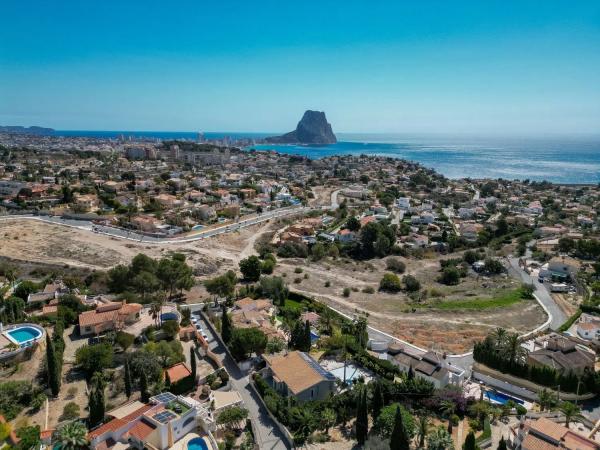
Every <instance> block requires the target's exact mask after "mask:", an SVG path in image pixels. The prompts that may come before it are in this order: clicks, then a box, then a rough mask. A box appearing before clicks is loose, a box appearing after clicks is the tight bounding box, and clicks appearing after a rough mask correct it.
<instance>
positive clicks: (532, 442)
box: [521, 434, 560, 450]
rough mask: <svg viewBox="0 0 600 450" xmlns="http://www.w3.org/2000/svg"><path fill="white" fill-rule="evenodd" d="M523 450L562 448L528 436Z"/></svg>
mask: <svg viewBox="0 0 600 450" xmlns="http://www.w3.org/2000/svg"><path fill="white" fill-rule="evenodd" d="M521 448H522V450H556V449H558V448H560V447H558V446H556V445H553V444H551V443H550V442H546V441H544V440H542V439H540V438H538V437H536V436H534V435H533V434H528V435H527V436H525V439H523V442H522V444H521Z"/></svg>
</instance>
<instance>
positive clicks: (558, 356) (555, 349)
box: [527, 335, 596, 374]
mask: <svg viewBox="0 0 600 450" xmlns="http://www.w3.org/2000/svg"><path fill="white" fill-rule="evenodd" d="M595 359H596V358H595V355H594V353H592V352H591V351H586V350H582V349H581V348H580V346H577V345H576V344H575V342H572V341H571V340H569V339H567V338H565V337H563V336H559V335H554V336H552V337H550V338H549V339H548V340H547V341H546V346H545V347H544V348H542V349H539V350H535V351H532V352H529V354H528V355H527V363H528V364H530V365H532V366H536V367H550V368H552V369H555V370H556V371H558V372H562V373H568V372H571V371H572V372H573V373H575V374H582V373H583V372H584V370H585V369H589V370H594V361H595Z"/></svg>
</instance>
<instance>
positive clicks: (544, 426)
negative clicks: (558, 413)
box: [529, 417, 567, 441]
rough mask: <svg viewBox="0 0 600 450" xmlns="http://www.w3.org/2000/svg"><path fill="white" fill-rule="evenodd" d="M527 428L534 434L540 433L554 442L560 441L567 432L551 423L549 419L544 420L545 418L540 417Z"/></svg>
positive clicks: (558, 425) (560, 426)
mask: <svg viewBox="0 0 600 450" xmlns="http://www.w3.org/2000/svg"><path fill="white" fill-rule="evenodd" d="M529 428H530V429H531V430H533V431H534V432H538V433H542V434H544V435H546V436H549V437H551V438H552V439H554V440H555V441H560V439H561V438H562V437H563V436H564V435H565V433H566V432H567V428H565V427H563V426H562V425H560V424H558V423H556V422H552V421H551V420H550V419H546V418H545V417H540V418H539V419H538V420H536V421H535V422H533V421H532V422H531V423H530V424H529Z"/></svg>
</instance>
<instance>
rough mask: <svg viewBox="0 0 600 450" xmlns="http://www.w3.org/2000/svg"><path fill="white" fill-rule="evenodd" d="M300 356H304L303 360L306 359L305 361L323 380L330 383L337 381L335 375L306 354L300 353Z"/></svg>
mask: <svg viewBox="0 0 600 450" xmlns="http://www.w3.org/2000/svg"><path fill="white" fill-rule="evenodd" d="M300 356H302V359H304V361H306V362H307V363H308V364H309V365H310V366H311V367H312V368H313V369H315V370H316V371H317V373H318V374H319V375H321V376H322V377H323V378H325V379H326V380H330V381H335V380H336V378H335V375H333V374H332V373H331V372H329V371H327V370H325V369H324V368H323V367H321V366H320V365H319V363H318V362H316V361H315V360H314V359H312V358H311V357H310V356H308V355H307V354H306V353H303V352H300Z"/></svg>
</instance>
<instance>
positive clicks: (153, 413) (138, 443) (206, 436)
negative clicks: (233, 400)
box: [88, 392, 218, 450]
mask: <svg viewBox="0 0 600 450" xmlns="http://www.w3.org/2000/svg"><path fill="white" fill-rule="evenodd" d="M107 416H109V417H111V418H112V420H110V421H109V422H106V423H104V424H102V425H100V426H99V427H98V428H96V429H94V430H91V431H90V432H89V433H88V439H89V440H90V447H91V448H92V449H94V450H107V449H114V450H118V449H123V450H124V449H128V448H136V449H140V450H141V449H150V450H217V449H218V447H217V444H216V441H215V440H214V438H213V436H212V432H213V431H214V430H215V428H216V422H215V420H214V417H213V415H212V413H211V412H210V411H209V410H207V409H206V408H205V407H203V406H202V405H201V404H200V403H199V402H197V401H196V400H194V399H193V398H191V397H185V396H181V395H178V396H176V395H174V394H172V393H170V392H163V393H162V394H159V395H156V396H154V397H151V398H150V402H149V403H148V404H144V403H141V402H139V401H133V402H129V403H126V404H125V405H122V406H120V407H118V408H116V409H113V410H112V411H109V412H108V413H107Z"/></svg>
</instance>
